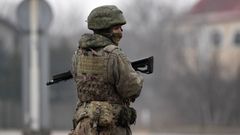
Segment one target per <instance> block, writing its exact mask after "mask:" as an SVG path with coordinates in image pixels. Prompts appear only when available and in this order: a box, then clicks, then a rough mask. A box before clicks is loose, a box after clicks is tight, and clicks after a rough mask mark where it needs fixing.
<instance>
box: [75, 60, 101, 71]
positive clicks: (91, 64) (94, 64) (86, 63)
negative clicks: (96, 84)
mask: <svg viewBox="0 0 240 135" xmlns="http://www.w3.org/2000/svg"><path fill="white" fill-rule="evenodd" d="M104 60H105V57H93V56H80V61H79V63H78V68H77V69H78V73H87V74H103V72H104Z"/></svg>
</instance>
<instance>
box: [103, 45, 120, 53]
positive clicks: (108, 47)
mask: <svg viewBox="0 0 240 135" xmlns="http://www.w3.org/2000/svg"><path fill="white" fill-rule="evenodd" d="M115 49H118V46H116V45H108V46H106V47H104V48H103V50H104V51H106V52H108V53H111V52H113V51H114V50H115Z"/></svg>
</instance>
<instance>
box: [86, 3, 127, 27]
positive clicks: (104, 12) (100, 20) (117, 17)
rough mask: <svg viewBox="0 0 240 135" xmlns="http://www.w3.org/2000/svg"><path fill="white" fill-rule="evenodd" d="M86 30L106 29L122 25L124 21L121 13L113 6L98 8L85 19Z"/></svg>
mask: <svg viewBox="0 0 240 135" xmlns="http://www.w3.org/2000/svg"><path fill="white" fill-rule="evenodd" d="M87 22H88V29H90V30H101V29H108V28H110V27H112V26H114V25H124V24H126V20H125V18H124V16H123V14H122V11H121V10H120V9H118V8H117V7H116V6H114V5H105V6H100V7H97V8H95V9H93V10H92V11H91V13H90V14H89V16H88V18H87Z"/></svg>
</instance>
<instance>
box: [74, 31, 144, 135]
mask: <svg viewBox="0 0 240 135" xmlns="http://www.w3.org/2000/svg"><path fill="white" fill-rule="evenodd" d="M72 74H73V77H74V80H75V82H76V85H77V93H78V99H79V102H80V103H79V104H80V105H79V106H78V108H77V111H76V113H75V116H74V120H75V121H76V127H75V130H74V131H73V132H72V133H73V134H74V135H85V134H86V135H91V134H93V135H95V134H98V135H116V134H119V135H129V134H131V131H130V128H129V125H127V126H126V127H124V128H123V127H120V126H117V125H116V124H115V123H116V122H115V120H116V119H117V117H118V112H119V111H120V108H119V106H120V107H121V106H122V105H125V106H126V105H128V104H129V103H130V101H133V100H134V99H135V98H137V97H138V96H139V94H140V92H141V89H142V83H143V78H142V77H141V76H140V75H139V74H138V73H137V72H136V71H135V70H134V69H133V68H132V66H131V63H130V61H129V60H128V58H127V57H126V55H125V54H124V53H123V52H122V51H121V49H120V48H119V47H118V46H116V45H114V43H112V41H111V40H110V39H108V38H106V37H104V36H102V35H99V34H84V35H82V37H81V39H80V42H79V48H78V49H77V51H76V52H75V54H74V55H73V65H72ZM86 104H87V105H86ZM109 104H111V105H117V107H116V106H112V107H111V106H109ZM86 107H87V109H86ZM101 112H102V113H101ZM96 119H97V120H96ZM99 120H100V121H99ZM94 121H95V122H94ZM96 121H97V122H96ZM108 124H110V125H108ZM103 125H108V126H103ZM110 127H111V128H110Z"/></svg>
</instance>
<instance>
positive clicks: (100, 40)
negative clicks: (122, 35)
mask: <svg viewBox="0 0 240 135" xmlns="http://www.w3.org/2000/svg"><path fill="white" fill-rule="evenodd" d="M112 44H114V43H113V42H112V41H111V40H110V39H109V38H107V37H105V36H103V35H100V34H89V33H86V34H83V35H82V36H81V39H80V41H79V48H83V49H87V48H92V49H94V48H102V47H105V46H107V45H112Z"/></svg>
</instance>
